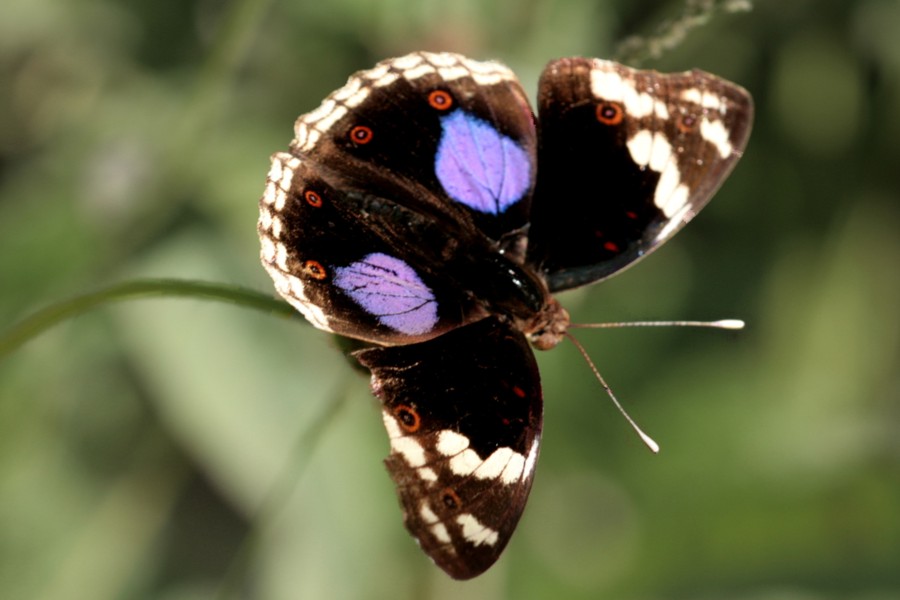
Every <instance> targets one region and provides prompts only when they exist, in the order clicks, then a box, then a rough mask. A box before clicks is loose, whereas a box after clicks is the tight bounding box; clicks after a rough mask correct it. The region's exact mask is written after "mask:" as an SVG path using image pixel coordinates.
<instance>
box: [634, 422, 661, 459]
mask: <svg viewBox="0 0 900 600" xmlns="http://www.w3.org/2000/svg"><path fill="white" fill-rule="evenodd" d="M634 430H635V431H637V433H638V435H639V436H641V440H642V441H643V442H644V443H645V444H646V445H647V447H648V448H650V452H652V453H653V454H659V444H657V443H656V442H655V441H654V439H653V438H652V437H650V436H649V435H647V434H646V433H644V432H643V431H641V430H640V429H638V428H637V427H635V428H634Z"/></svg>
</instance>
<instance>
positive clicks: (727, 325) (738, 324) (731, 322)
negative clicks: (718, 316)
mask: <svg viewBox="0 0 900 600" xmlns="http://www.w3.org/2000/svg"><path fill="white" fill-rule="evenodd" d="M713 325H715V326H716V327H719V328H721V329H743V328H744V322H743V321H741V320H740V319H722V320H721V321H715V322H714V323H713Z"/></svg>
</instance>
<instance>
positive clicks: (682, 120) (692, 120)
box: [676, 114, 697, 133]
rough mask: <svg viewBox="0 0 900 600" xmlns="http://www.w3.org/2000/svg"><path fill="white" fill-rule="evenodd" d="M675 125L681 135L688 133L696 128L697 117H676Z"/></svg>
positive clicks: (685, 115)
mask: <svg viewBox="0 0 900 600" xmlns="http://www.w3.org/2000/svg"><path fill="white" fill-rule="evenodd" d="M676 123H677V125H678V130H679V131H681V132H682V133H690V132H692V131H694V129H695V128H696V127H697V117H695V116H694V115H688V114H682V115H678V120H677V121H676Z"/></svg>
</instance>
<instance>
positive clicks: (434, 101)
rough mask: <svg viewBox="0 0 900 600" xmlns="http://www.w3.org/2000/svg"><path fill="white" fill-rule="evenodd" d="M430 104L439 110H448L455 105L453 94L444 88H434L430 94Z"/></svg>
mask: <svg viewBox="0 0 900 600" xmlns="http://www.w3.org/2000/svg"><path fill="white" fill-rule="evenodd" d="M428 104H430V105H431V107H432V108H436V109H437V110H447V109H448V108H450V107H451V106H453V96H451V95H450V94H449V93H448V92H445V91H444V90H434V91H433V92H431V93H430V94H428Z"/></svg>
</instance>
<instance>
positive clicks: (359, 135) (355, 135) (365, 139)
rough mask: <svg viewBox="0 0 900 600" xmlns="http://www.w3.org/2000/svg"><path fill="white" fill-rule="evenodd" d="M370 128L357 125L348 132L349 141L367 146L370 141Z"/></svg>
mask: <svg viewBox="0 0 900 600" xmlns="http://www.w3.org/2000/svg"><path fill="white" fill-rule="evenodd" d="M372 135H373V134H372V128H371V127H366V126H365V125H357V126H356V127H354V128H353V129H351V130H350V139H351V140H353V141H354V142H356V143H357V144H368V143H369V142H371V141H372Z"/></svg>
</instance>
